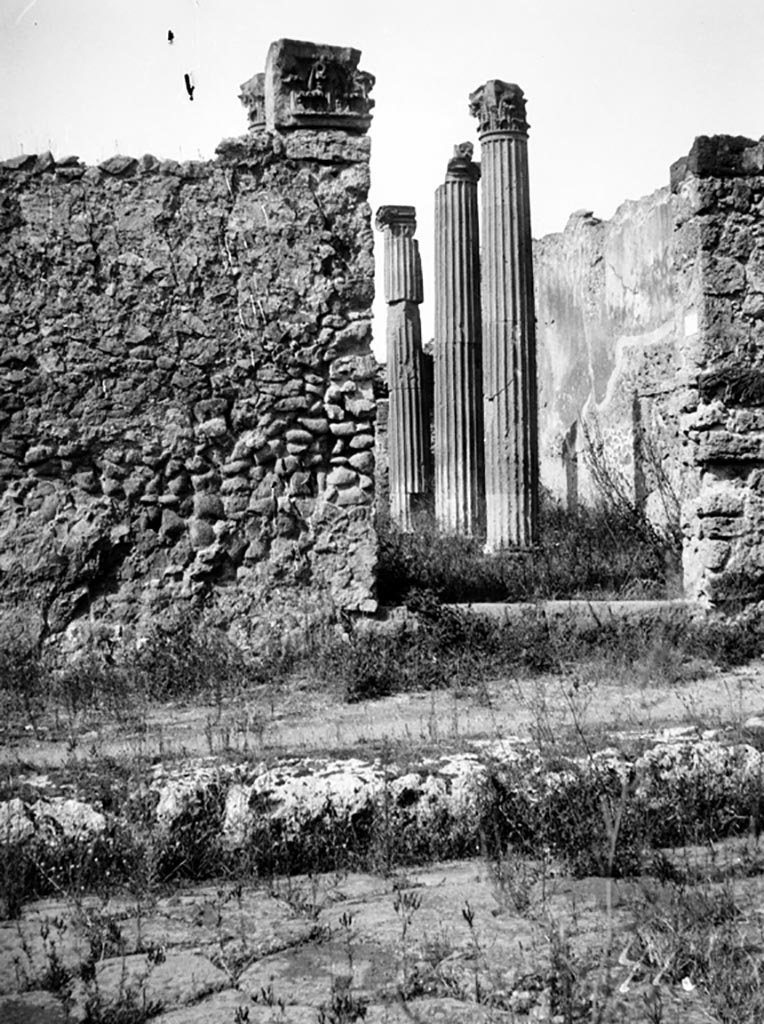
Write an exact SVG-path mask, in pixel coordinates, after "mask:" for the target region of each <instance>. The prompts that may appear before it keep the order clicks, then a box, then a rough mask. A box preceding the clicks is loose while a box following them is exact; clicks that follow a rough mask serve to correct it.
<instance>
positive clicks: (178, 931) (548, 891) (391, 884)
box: [0, 861, 755, 1024]
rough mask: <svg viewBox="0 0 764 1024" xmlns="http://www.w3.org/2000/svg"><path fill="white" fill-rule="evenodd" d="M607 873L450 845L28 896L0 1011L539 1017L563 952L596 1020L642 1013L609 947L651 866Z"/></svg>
mask: <svg viewBox="0 0 764 1024" xmlns="http://www.w3.org/2000/svg"><path fill="white" fill-rule="evenodd" d="M754 883H755V880H753V881H752V882H751V883H750V884H754ZM610 884H611V886H612V889H611V891H610V900H611V904H612V905H611V909H610V910H609V911H608V910H607V909H606V908H607V903H608V892H607V887H608V882H607V880H605V879H584V880H578V881H574V880H571V879H566V878H562V877H555V876H554V873H553V872H552V871H551V870H549V869H548V866H547V868H545V867H544V866H543V865H540V864H535V865H534V864H525V865H524V866H523V867H522V871H520V867H519V866H518V871H517V872H516V873H515V875H514V876H513V879H512V881H511V884H509V883H508V881H507V878H506V877H505V878H503V879H500V878H499V876H498V875H497V874H496V872H495V871H492V870H491V867H490V865H488V864H487V863H485V862H482V861H460V862H450V863H444V864H437V865H434V866H432V867H429V868H427V869H415V870H412V871H410V872H409V873H408V874H406V875H405V876H404V875H401V874H399V875H396V876H394V877H389V878H383V877H376V876H373V875H364V874H341V875H322V876H313V877H300V878H293V879H277V880H274V881H270V882H264V881H263V882H260V883H257V882H254V881H253V882H252V883H250V884H231V883H230V882H228V883H223V884H220V885H218V886H215V885H208V886H198V887H195V888H189V889H183V890H178V891H176V892H174V893H172V894H169V895H159V896H155V895H150V894H149V895H145V896H142V897H132V898H110V899H106V898H104V899H100V898H97V897H91V896H88V897H85V898H82V899H77V898H75V897H70V898H67V899H61V900H46V901H39V902H36V903H33V904H29V905H27V906H26V907H25V908H24V909H23V912H22V914H21V916H20V918H19V919H18V920H17V921H13V922H6V923H4V924H3V925H0V993H1V994H0V1021H2V1022H3V1024H59V1022H65V1021H79V1022H88V1024H104V1022H114V1021H119V1022H120V1024H126V1022H129V1024H137V1022H142V1021H145V1020H147V1019H151V1020H153V1021H156V1022H157V1024H244V1022H250V1024H261V1022H262V1024H266V1022H267V1024H270V1022H274V1024H276V1022H286V1024H303V1022H308V1021H310V1022H311V1024H315V1022H318V1021H323V1022H331V1024H351V1022H352V1021H353V1020H360V1019H365V1020H366V1021H367V1022H368V1024H384V1022H390V1024H399V1022H400V1024H404V1022H409V1021H413V1022H423V1024H425V1022H426V1024H439V1022H446V1021H447V1022H462V1021H464V1022H465V1024H467V1022H468V1021H469V1022H470V1024H475V1022H480V1021H489V1020H490V1021H496V1022H504V1021H506V1022H507V1024H510V1022H512V1021H518V1022H523V1021H553V1020H555V1019H558V1015H557V1014H556V1013H555V1010H556V1009H559V1007H555V1005H554V1004H553V1001H554V999H555V995H554V992H555V984H556V983H555V976H556V973H555V972H557V973H558V974H559V971H560V969H561V968H560V964H561V963H562V962H563V960H562V959H561V957H562V958H563V959H564V961H565V962H566V963H568V964H569V965H570V967H571V971H572V976H573V977H574V978H575V979H576V980H575V984H574V992H578V993H579V996H576V998H581V999H584V997H585V993H587V992H588V993H591V991H592V990H593V985H594V982H595V980H596V979H597V978H599V979H600V983H601V985H602V984H603V983H604V982H607V991H608V996H607V1002H608V1005H609V1008H610V1013H611V1014H612V1016H607V1017H605V1018H604V1019H605V1020H614V1021H615V1020H618V1021H640V1020H645V1019H647V1018H646V1017H644V1016H643V1015H642V1014H643V1013H644V1007H645V994H646V992H648V991H649V990H650V989H651V985H650V979H649V971H648V970H647V968H646V967H645V968H644V969H642V968H640V965H639V961H638V959H637V960H632V961H630V960H629V959H628V957H625V956H624V955H621V956H620V959H619V954H621V951H622V950H623V949H624V943H626V945H627V946H628V939H629V935H630V934H631V929H632V927H633V920H632V918H633V910H634V907H635V906H636V901H640V904H641V905H643V904H644V899H645V886H649V885H651V884H652V885H655V883H650V882H649V881H646V882H640V883H610ZM743 884H745V883H743ZM653 895H655V894H653ZM609 929H611V930H612V932H613V934H614V936H615V941H614V943H613V946H612V949H611V952H610V954H608V953H607V951H606V950H605V945H606V943H607V935H608V930H609ZM624 936H626V938H624ZM555 965H556V966H555ZM606 968H607V970H606ZM619 986H620V987H621V991H619ZM688 987H689V986H688ZM660 988H661V994H662V998H663V1005H664V1009H665V1010H666V1015H665V1018H664V1019H665V1020H666V1021H672V1020H675V1019H676V1020H681V1021H683V1022H687V1024H692V1022H700V1021H701V1020H706V1019H707V1017H704V1016H703V1015H702V1014H703V1010H704V1006H703V1000H702V997H701V995H700V992H699V990H697V989H696V990H694V991H685V989H684V988H683V987H682V986H680V985H665V984H662V985H660ZM603 991H604V989H603ZM587 1019H588V1018H587ZM559 1020H563V1017H562V1016H559Z"/></svg>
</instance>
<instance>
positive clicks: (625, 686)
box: [0, 662, 764, 768]
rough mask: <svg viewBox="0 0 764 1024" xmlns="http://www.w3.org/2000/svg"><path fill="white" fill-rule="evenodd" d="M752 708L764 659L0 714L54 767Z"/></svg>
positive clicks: (607, 731) (760, 691) (528, 732)
mask: <svg viewBox="0 0 764 1024" xmlns="http://www.w3.org/2000/svg"><path fill="white" fill-rule="evenodd" d="M760 714H761V715H762V716H764V662H755V663H752V664H749V665H746V666H745V667H742V668H737V669H734V670H727V671H721V670H715V671H713V672H712V673H711V674H710V675H707V676H705V677H704V678H701V679H694V680H690V681H680V682H677V683H674V684H672V685H670V686H667V685H666V683H665V682H661V683H660V684H659V683H657V682H655V681H652V680H651V679H650V677H649V676H646V677H644V678H642V677H640V676H639V674H636V673H630V674H629V675H628V677H626V678H624V679H614V678H612V677H608V676H603V677H601V678H591V677H587V676H584V675H583V674H581V673H578V674H576V673H574V672H571V673H570V674H569V675H566V676H555V675H543V676H536V677H528V678H502V679H495V680H492V681H489V682H488V683H487V684H486V685H485V686H481V687H479V688H474V689H473V688H469V689H464V690H460V691H457V692H452V691H433V692H430V693H404V694H398V695H396V696H392V697H386V698H384V699H380V700H369V701H363V702H359V703H354V704H348V703H347V702H346V701H345V700H344V697H343V694H342V693H341V692H340V691H339V690H338V688H337V687H336V686H333V685H332V683H331V681H330V682H328V683H326V684H324V685H322V686H320V687H318V686H317V685H316V680H315V679H312V678H305V679H297V680H292V681H291V682H290V683H289V684H283V685H277V686H261V687H257V688H254V689H253V690H252V691H250V692H249V693H247V694H245V695H240V696H237V697H236V698H235V699H228V700H223V701H221V702H220V703H219V704H218V705H207V706H201V705H188V704H167V705H164V706H162V707H153V708H151V709H149V710H145V709H143V708H136V709H134V713H133V714H132V715H130V714H121V715H120V717H119V718H118V719H114V718H109V716H104V715H89V716H87V717H85V716H79V717H77V718H75V719H73V720H72V719H68V718H66V716H63V715H62V716H59V718H58V719H57V720H53V719H51V718H48V719H46V720H44V721H43V722H42V723H41V727H40V737H39V738H35V736H34V734H33V732H32V729H31V727H30V726H29V725H28V724H25V723H23V722H19V721H16V722H11V721H9V722H6V723H4V730H5V735H4V736H3V737H2V738H3V743H2V747H0V763H4V764H5V765H7V766H9V767H11V768H12V766H13V765H14V764H18V763H22V762H24V763H27V764H31V765H35V766H38V767H41V768H42V767H47V766H52V765H55V764H59V763H62V762H63V761H65V760H66V758H67V757H69V756H70V754H71V751H72V748H73V746H74V747H76V748H78V749H79V750H80V751H88V750H95V751H97V752H98V753H99V754H104V755H111V756H120V755H146V756H149V757H170V756H183V755H188V756H200V755H206V754H215V753H221V752H224V751H225V750H226V749H231V750H235V751H238V752H244V753H247V754H252V755H255V754H258V755H261V756H267V755H270V754H273V755H284V754H290V755H294V756H300V755H301V754H315V753H318V752H325V751H327V752H328V751H331V752H346V751H347V752H360V754H361V755H362V756H363V755H364V754H369V753H370V752H375V751H378V750H379V749H380V748H382V747H384V746H385V745H392V746H393V747H394V748H396V749H401V748H403V749H404V750H405V748H406V747H408V746H410V747H411V748H412V749H414V750H419V749H421V748H422V746H427V747H437V748H438V749H439V750H446V749H458V748H459V747H460V746H461V745H463V744H464V743H466V742H468V741H470V740H475V739H505V738H510V737H517V738H521V739H533V740H535V741H537V742H543V741H544V739H545V738H547V739H551V738H559V737H560V736H561V735H562V734H564V733H565V732H566V731H569V732H575V733H578V732H579V731H580V730H583V731H584V732H585V733H586V734H588V735H589V736H591V737H592V740H593V741H594V742H595V743H598V744H601V745H603V746H604V745H607V743H608V742H609V741H610V740H613V739H617V737H618V736H621V737H638V736H640V735H644V734H649V735H654V734H656V733H657V732H660V731H661V730H663V729H675V728H679V727H683V726H686V727H688V728H689V729H692V728H695V729H697V730H698V731H699V732H702V731H704V730H718V729H726V730H730V732H731V733H732V734H733V735H734V734H735V733H737V734H738V735H742V732H741V730H742V726H743V725H744V723H745V722H746V721H747V720H749V719H750V718H751V717H752V716H756V715H760ZM762 727H763V728H764V724H763V726H762ZM0 736H2V733H0Z"/></svg>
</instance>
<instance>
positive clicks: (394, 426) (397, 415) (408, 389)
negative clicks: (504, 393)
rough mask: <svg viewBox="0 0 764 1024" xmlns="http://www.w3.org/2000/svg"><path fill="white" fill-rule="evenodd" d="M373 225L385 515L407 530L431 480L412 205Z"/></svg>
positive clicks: (383, 212)
mask: <svg viewBox="0 0 764 1024" xmlns="http://www.w3.org/2000/svg"><path fill="white" fill-rule="evenodd" d="M376 223H377V227H378V228H379V230H380V231H382V233H383V235H384V239H385V301H386V302H387V381H388V387H389V390H390V407H389V413H388V452H389V466H390V516H391V518H392V519H393V521H394V522H396V523H397V524H398V525H399V526H400V527H401V528H402V529H404V530H411V529H412V528H413V526H414V520H415V518H416V513H417V512H418V511H424V509H426V507H427V501H428V494H429V491H430V478H431V475H432V474H431V469H430V467H431V461H432V460H431V454H430V441H429V416H428V402H427V397H426V394H425V387H424V366H423V356H422V327H421V323H420V319H419V305H420V303H421V301H422V268H421V263H420V260H419V246H418V244H417V241H416V239H415V238H414V233H415V231H416V211H415V209H414V207H413V206H381V207H380V208H379V210H378V211H377V220H376Z"/></svg>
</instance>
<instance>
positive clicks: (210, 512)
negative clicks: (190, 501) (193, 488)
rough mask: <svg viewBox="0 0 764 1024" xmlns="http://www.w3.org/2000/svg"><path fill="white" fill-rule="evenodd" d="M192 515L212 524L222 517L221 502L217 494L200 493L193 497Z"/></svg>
mask: <svg viewBox="0 0 764 1024" xmlns="http://www.w3.org/2000/svg"><path fill="white" fill-rule="evenodd" d="M194 514H195V515H196V516H197V517H198V518H199V519H207V520H209V521H210V522H214V521H215V520H216V519H220V518H222V516H223V502H222V501H221V499H220V498H219V496H218V495H217V494H211V493H206V492H205V493H202V494H196V495H194Z"/></svg>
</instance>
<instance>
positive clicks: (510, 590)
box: [377, 495, 681, 605]
mask: <svg viewBox="0 0 764 1024" xmlns="http://www.w3.org/2000/svg"><path fill="white" fill-rule="evenodd" d="M378 532H379V545H380V547H379V551H380V554H379V568H378V577H377V592H378V597H379V600H380V602H381V603H382V604H383V605H396V604H400V603H402V602H403V601H405V600H406V598H407V596H408V594H409V592H410V591H411V590H418V589H423V590H431V591H433V592H434V593H435V594H437V596H438V597H439V598H440V600H441V601H443V602H445V603H449V604H455V603H475V602H485V601H534V600H555V599H566V598H589V599H592V600H601V599H604V598H612V599H617V598H645V599H655V598H663V597H677V596H679V577H680V564H681V548H680V546H679V543H678V538H677V535H676V532H675V531H666V532H661V531H660V530H658V529H657V528H655V527H654V526H653V525H652V524H651V523H650V522H649V521H648V520H647V518H646V517H645V516H644V515H643V514H642V513H641V512H640V511H639V510H637V509H635V508H634V507H632V506H629V505H626V504H624V503H622V502H619V503H616V502H606V501H603V502H601V503H600V504H598V505H597V506H595V507H593V508H589V507H587V506H583V505H582V506H579V507H578V508H577V509H575V510H568V509H567V508H566V507H564V506H563V505H562V504H561V503H560V502H559V501H556V500H555V499H553V498H552V497H551V496H549V495H544V497H543V501H542V510H541V517H540V542H539V544H538V545H537V546H536V547H535V548H533V549H532V550H530V551H520V550H518V551H513V550H507V551H502V552H498V553H494V554H486V553H485V551H484V550H483V539H482V538H480V537H460V536H454V535H450V534H444V533H441V532H439V531H438V530H437V529H436V528H435V527H434V524H433V523H432V522H431V521H428V520H427V518H423V519H422V521H421V525H420V526H419V527H418V528H417V529H416V530H414V531H413V532H411V533H407V532H403V531H401V530H399V529H398V528H397V527H396V526H395V525H394V524H393V523H392V522H391V521H390V520H389V519H388V518H385V517H381V518H380V520H379V522H378Z"/></svg>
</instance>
